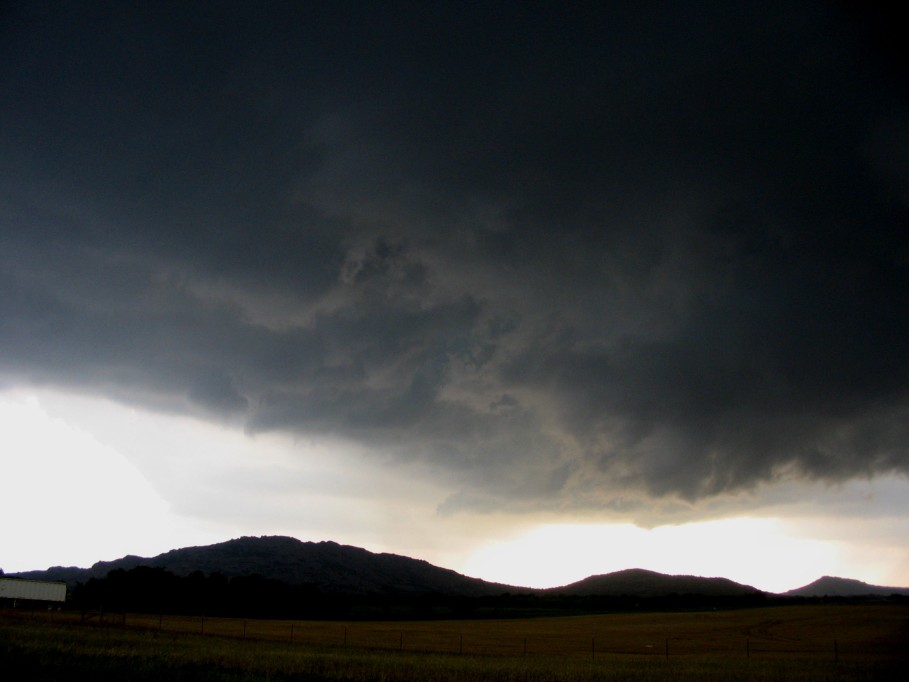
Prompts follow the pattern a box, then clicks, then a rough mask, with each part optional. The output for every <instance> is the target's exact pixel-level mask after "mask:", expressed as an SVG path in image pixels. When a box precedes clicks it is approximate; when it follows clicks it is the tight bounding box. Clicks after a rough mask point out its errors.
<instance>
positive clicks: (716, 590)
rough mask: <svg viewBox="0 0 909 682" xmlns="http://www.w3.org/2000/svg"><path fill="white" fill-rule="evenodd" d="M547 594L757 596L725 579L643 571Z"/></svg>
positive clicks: (590, 580) (585, 581)
mask: <svg viewBox="0 0 909 682" xmlns="http://www.w3.org/2000/svg"><path fill="white" fill-rule="evenodd" d="M547 592H553V593H559V594H569V595H601V594H608V595H615V596H634V597H661V596H664V595H668V594H699V595H704V596H712V597H739V596H746V595H756V594H760V593H761V591H760V590H758V589H757V588H755V587H751V586H750V585H741V584H739V583H737V582H733V581H732V580H728V579H727V578H702V577H699V576H692V575H665V574H663V573H657V572H655V571H648V570H645V569H643V568H630V569H627V570H624V571H616V572H614V573H606V574H604V575H592V576H590V577H589V578H584V579H583V580H580V581H578V582H576V583H572V584H570V585H565V586H564V587H557V588H553V589H552V590H547Z"/></svg>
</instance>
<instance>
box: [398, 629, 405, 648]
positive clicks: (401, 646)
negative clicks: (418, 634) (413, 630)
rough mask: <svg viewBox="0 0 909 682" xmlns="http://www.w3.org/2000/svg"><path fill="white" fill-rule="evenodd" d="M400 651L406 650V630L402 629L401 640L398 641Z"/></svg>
mask: <svg viewBox="0 0 909 682" xmlns="http://www.w3.org/2000/svg"><path fill="white" fill-rule="evenodd" d="M398 651H404V631H403V630H401V641H400V642H399V643H398Z"/></svg>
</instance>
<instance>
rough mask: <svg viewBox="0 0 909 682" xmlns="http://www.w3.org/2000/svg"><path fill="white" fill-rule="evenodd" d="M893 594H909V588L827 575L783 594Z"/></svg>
mask: <svg viewBox="0 0 909 682" xmlns="http://www.w3.org/2000/svg"><path fill="white" fill-rule="evenodd" d="M892 594H899V595H904V596H909V588H907V587H883V586H881V585H869V584H868V583H865V582H862V581H861V580H855V579H853V578H837V577H835V576H830V575H825V576H823V577H821V578H818V579H817V580H815V581H814V582H813V583H809V584H807V585H804V586H802V587H798V588H796V589H794V590H789V591H788V592H783V596H786V597H864V596H876V597H880V596H889V595H892Z"/></svg>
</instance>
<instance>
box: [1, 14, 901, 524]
mask: <svg viewBox="0 0 909 682" xmlns="http://www.w3.org/2000/svg"><path fill="white" fill-rule="evenodd" d="M420 5H421V4H419V3H418V4H417V6H416V7H409V6H407V5H406V4H401V5H398V6H396V7H395V8H392V9H388V8H383V9H381V10H379V9H375V10H364V9H363V8H358V9H347V8H344V7H342V6H340V5H339V4H337V3H330V4H326V5H324V6H310V8H309V9H306V10H302V9H293V10H287V9H286V8H281V7H280V6H277V5H275V6H271V5H265V6H264V8H261V7H257V8H251V7H247V8H245V9H240V10H224V9H218V10H216V11H215V10H210V9H202V8H197V7H196V6H195V5H193V6H190V7H189V8H183V9H181V10H179V11H177V10H174V11H173V12H172V13H171V12H163V13H161V14H158V13H156V12H153V11H152V10H148V11H139V10H134V9H131V8H125V7H121V6H120V5H119V4H114V5H112V6H110V7H107V8H103V7H101V6H100V5H99V6H97V7H96V8H93V10H92V11H87V10H86V11H82V10H80V11H79V12H74V11H73V10H71V9H70V10H67V9H66V8H64V9H60V8H58V7H56V6H55V5H48V6H47V7H42V6H41V5H40V4H39V3H26V4H24V5H23V6H20V7H14V8H12V9H11V10H8V11H7V12H6V15H7V16H6V18H5V20H4V22H3V26H4V28H3V29H2V30H3V35H2V36H0V37H2V43H3V47H2V48H0V87H2V90H3V93H4V96H3V98H2V102H0V115H2V118H3V121H4V124H3V126H2V132H0V159H2V161H0V164H2V178H3V179H2V181H0V192H2V194H0V221H2V222H0V267H2V270H0V294H2V297H0V348H2V353H0V371H2V374H3V376H4V377H5V380H6V381H30V382H40V383H47V384H52V385H62V386H68V387H75V388H78V389H80V390H88V391H94V392H101V393H104V394H107V395H111V396H114V397H117V398H119V399H122V400H128V401H137V402H140V403H142V404H146V405H150V406H153V407H155V408H157V409H164V410H192V411H197V412H199V413H200V414H204V415H207V416H208V417H209V418H214V419H224V420H229V421H232V422H233V423H237V424H242V425H243V426H244V427H245V428H247V429H249V430H250V431H263V430H289V431H294V432H300V433H307V434H314V435H316V434H326V435H332V436H341V437H345V438H350V439H354V440H356V441H358V442H360V443H363V444H367V445H369V446H371V447H373V448H375V449H376V451H377V452H381V453H382V456H383V457H384V456H387V455H388V454H392V455H394V456H397V457H401V458H404V459H407V460H416V461H421V462H425V463H427V464H429V465H430V467H431V468H432V469H433V470H434V471H436V473H437V475H439V476H444V477H446V479H447V480H450V481H451V482H452V485H453V486H454V487H456V488H458V489H460V490H461V492H460V493H459V494H458V495H455V496H453V497H452V499H451V500H450V501H449V502H448V503H447V507H449V508H457V507H458V506H459V505H484V506H493V507H494V506H521V505H525V506H531V507H532V506H535V505H536V506H539V505H560V506H562V505H594V506H596V505H603V506H613V507H620V506H621V505H622V504H624V503H625V502H623V500H628V499H634V498H636V497H639V496H651V497H655V498H664V499H667V500H672V499H677V498H679V499H683V500H698V499H702V498H705V497H713V496H717V495H722V494H724V493H729V492H736V491H741V490H745V489H748V488H751V487H753V486H754V484H755V483H757V482H760V481H767V480H774V479H777V478H780V477H787V476H789V477H792V476H796V477H808V478H821V479H830V480H843V479H847V478H850V477H855V476H869V475H874V474H880V473H886V472H894V471H895V472H901V473H906V472H907V471H909V447H907V445H906V443H909V439H907V436H909V433H907V431H909V426H907V425H909V419H907V417H909V414H907V412H909V382H907V379H909V376H907V374H909V352H907V351H909V348H907V340H906V339H907V338H909V336H907V332H909V325H907V317H909V313H907V310H909V307H907V306H906V305H905V301H907V300H909V291H907V290H909V278H907V275H909V272H907V269H909V268H907V266H909V238H907V234H906V230H905V226H906V225H907V224H909V220H907V219H909V201H907V197H909V173H907V168H906V165H905V163H904V162H903V161H901V159H905V158H906V157H907V155H909V102H907V98H906V92H905V87H904V85H901V76H904V75H905V71H903V70H902V69H903V66H904V65H903V64H902V63H901V62H900V61H899V59H898V58H897V57H898V55H894V53H893V52H892V51H887V50H886V49H885V47H886V46H887V44H886V41H885V40H883V38H882V36H881V34H880V33H875V26H874V25H873V24H869V23H868V22H867V16H866V15H864V14H860V15H856V14H849V13H846V12H841V13H837V12H836V11H834V10H833V9H831V8H830V7H829V6H828V5H827V4H826V3H818V4H813V3H795V4H794V5H793V3H786V4H783V5H782V6H774V5H773V4H772V3H771V4H770V5H768V4H767V3H756V4H755V6H753V7H736V8H732V7H731V6H729V7H727V3H717V6H715V7H710V6H707V5H704V4H703V3H698V4H697V5H696V6H691V7H688V6H679V7H677V8H674V9H672V10H666V9H665V8H661V9H659V10H657V9H655V8H651V7H649V6H648V5H646V4H644V5H641V4H638V3H635V4H633V5H631V6H630V8H629V9H627V10H626V9H623V8H615V9H612V10H598V11H596V12H591V11H583V10H582V9H581V8H579V7H571V6H563V5H561V4H560V5H559V6H558V7H555V6H547V5H540V6H537V7H533V8H529V9H528V8H526V7H525V6H523V5H522V6H521V8H518V7H507V6H504V5H503V6H499V7H498V8H497V9H495V10H493V9H472V10H469V9H466V8H463V7H448V6H445V5H439V6H434V7H433V8H432V9H430V8H427V7H422V6H420ZM67 12H70V14H67ZM878 28H879V27H878ZM885 37H886V36H885ZM903 82H904V81H903Z"/></svg>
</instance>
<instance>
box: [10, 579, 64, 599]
mask: <svg viewBox="0 0 909 682" xmlns="http://www.w3.org/2000/svg"><path fill="white" fill-rule="evenodd" d="M0 599H31V600H34V601H66V583H51V582H45V581H43V580H16V579H13V578H0Z"/></svg>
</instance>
